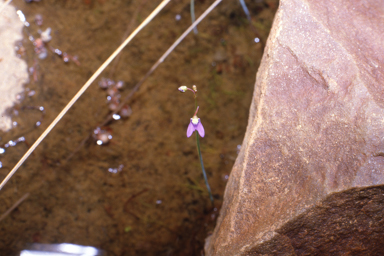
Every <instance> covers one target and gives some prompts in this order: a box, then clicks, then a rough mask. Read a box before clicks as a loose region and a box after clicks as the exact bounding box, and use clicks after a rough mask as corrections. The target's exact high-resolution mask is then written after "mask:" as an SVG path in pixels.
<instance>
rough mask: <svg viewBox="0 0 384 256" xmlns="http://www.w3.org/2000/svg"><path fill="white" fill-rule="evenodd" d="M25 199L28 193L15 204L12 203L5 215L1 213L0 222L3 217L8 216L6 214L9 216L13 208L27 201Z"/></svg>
mask: <svg viewBox="0 0 384 256" xmlns="http://www.w3.org/2000/svg"><path fill="white" fill-rule="evenodd" d="M27 197H29V193H26V194H25V195H23V196H22V197H21V198H20V199H19V200H17V202H16V203H14V204H13V205H12V207H11V208H9V209H8V210H7V211H6V212H5V213H3V214H2V215H1V217H0V221H2V220H3V219H5V217H7V216H8V214H10V213H11V212H12V211H13V210H15V208H16V207H17V206H19V205H20V204H21V203H22V202H23V201H24V200H25V199H27Z"/></svg>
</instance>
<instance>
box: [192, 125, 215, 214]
mask: <svg viewBox="0 0 384 256" xmlns="http://www.w3.org/2000/svg"><path fill="white" fill-rule="evenodd" d="M195 133H196V145H197V153H198V154H199V159H200V164H201V170H202V171H203V176H204V181H205V185H206V186H207V189H208V194H209V199H211V203H212V207H214V204H213V196H212V192H211V188H210V187H209V184H208V178H207V174H206V173H205V169H204V163H203V157H202V156H201V151H200V140H199V134H198V133H197V132H195Z"/></svg>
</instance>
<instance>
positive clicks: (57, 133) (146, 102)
mask: <svg viewBox="0 0 384 256" xmlns="http://www.w3.org/2000/svg"><path fill="white" fill-rule="evenodd" d="M159 2H160V1H142V0H130V1H117V0H82V1H80V0H78V1H71V0H41V1H40V2H32V3H29V4H28V3H26V2H24V1H21V0H14V2H13V4H14V5H15V6H17V8H19V9H20V10H22V12H23V13H24V14H25V16H26V18H27V20H28V21H29V22H30V23H31V26H30V27H29V29H28V31H29V33H31V34H32V35H34V36H35V37H37V36H38V33H37V31H38V29H39V28H40V29H42V30H45V29H46V28H47V27H51V28H52V33H51V35H52V40H51V42H50V43H49V44H50V45H51V46H53V47H54V48H58V49H60V50H62V51H65V52H67V53H68V54H70V55H73V56H74V55H77V56H78V60H79V61H80V66H78V65H76V63H74V62H73V61H69V62H68V63H65V62H63V60H62V59H61V58H60V57H58V56H57V55H55V54H54V53H52V52H50V51H48V57H47V58H46V59H42V60H40V59H38V58H37V56H36V54H35V53H34V49H33V48H34V47H33V45H32V44H31V42H30V41H29V40H28V39H27V31H25V39H24V41H23V46H24V47H25V48H26V52H25V53H24V54H23V55H22V58H24V59H25V60H26V61H27V62H28V66H29V67H31V66H33V65H35V70H36V72H35V74H34V75H35V77H36V78H37V81H35V80H34V77H33V74H31V82H30V83H29V84H27V85H25V88H28V90H29V91H32V90H33V91H35V94H34V95H33V96H28V95H25V97H24V100H23V101H22V102H21V103H20V104H18V105H17V106H15V109H13V110H10V113H13V120H14V121H16V122H17V123H18V125H17V126H16V127H15V128H13V129H12V130H11V131H9V132H6V133H4V132H2V133H1V135H0V136H1V142H0V144H2V145H3V144H5V143H6V142H8V141H9V140H14V139H16V138H18V137H20V136H24V137H25V138H26V140H27V142H28V143H29V144H31V143H33V142H34V141H35V140H36V139H37V138H38V136H39V135H40V134H41V133H42V132H43V131H44V129H45V128H46V127H47V126H48V125H49V123H50V122H51V121H52V120H53V119H54V118H55V117H56V115H57V114H58V113H59V112H60V111H61V110H62V109H63V107H64V106H65V104H66V103H67V102H68V101H69V100H70V99H71V97H72V96H73V95H74V94H75V93H76V92H77V91H78V90H79V89H80V87H81V86H82V85H83V84H84V83H85V82H86V81H87V80H88V78H89V77H90V76H91V75H92V74H93V72H94V71H95V70H96V69H97V68H98V67H99V66H100V65H101V64H102V63H103V62H104V61H105V60H106V59H107V58H108V57H109V55H110V54H111V53H112V52H113V51H114V50H115V49H116V48H117V47H118V46H119V44H120V43H121V42H122V40H123V39H124V35H125V34H126V33H127V32H129V31H131V30H132V28H135V27H137V26H138V25H139V23H140V22H141V21H142V20H143V19H144V18H145V17H146V16H147V15H148V14H149V13H150V12H151V11H152V10H153V9H154V8H155V7H156V5H157V4H158V3H159ZM246 2H247V5H248V8H249V10H250V13H251V15H252V26H250V24H249V23H248V21H247V19H246V16H245V14H244V12H243V10H242V8H241V6H240V4H239V2H238V1H235V0H233V1H223V2H222V3H221V4H220V5H219V6H218V7H217V8H216V9H215V10H214V11H213V12H212V13H211V14H210V15H209V16H208V17H207V18H206V19H205V20H203V21H202V23H201V24H200V25H199V26H198V34H197V35H195V34H193V33H191V34H190V35H188V37H187V38H186V39H185V40H184V41H183V42H182V43H181V44H180V45H179V46H178V47H177V48H176V49H175V51H174V52H173V53H171V55H170V56H169V57H168V58H167V59H166V60H165V61H164V63H162V64H161V65H160V66H159V67H158V69H157V70H156V71H155V72H154V73H153V74H152V75H151V76H150V77H149V78H148V79H147V80H146V81H145V83H144V84H143V85H142V86H141V87H140V89H139V91H138V92H137V93H136V94H135V95H134V97H133V98H132V99H131V100H130V101H129V105H130V107H131V108H132V115H131V116H130V117H128V118H125V119H120V120H117V121H113V122H111V123H110V124H109V125H108V126H107V127H102V129H105V130H108V131H109V132H111V134H112V136H113V138H112V140H111V141H110V142H109V143H108V144H107V145H102V146H99V145H97V143H96V140H95V139H93V138H92V137H91V138H90V139H89V140H87V141H86V142H85V143H84V145H82V146H81V145H80V143H81V142H82V141H83V140H84V139H85V138H86V137H87V136H89V134H92V132H93V130H94V129H95V128H96V127H98V126H99V124H100V123H102V122H103V121H104V120H105V118H106V117H107V115H108V114H109V113H110V111H109V108H108V103H107V92H106V91H105V90H103V89H101V88H100V87H99V85H98V82H99V81H100V78H101V77H105V78H110V79H112V80H115V81H118V80H122V81H124V83H125V85H124V87H123V89H122V90H121V95H122V96H121V97H125V96H126V95H127V94H128V93H129V92H130V89H132V88H133V87H134V86H135V84H136V83H137V82H138V81H139V80H140V79H141V78H142V77H143V76H144V75H145V73H146V72H147V71H148V70H149V68H150V67H151V66H152V65H153V64H154V63H155V62H156V60H157V59H158V58H159V57H160V56H161V55H162V54H163V52H164V51H165V50H167V49H168V47H169V46H170V45H171V44H172V43H173V42H174V40H176V39H177V37H178V36H179V35H181V34H182V32H183V31H184V30H185V29H186V28H187V27H188V26H189V25H190V22H191V21H190V13H189V8H190V5H189V3H190V1H188V0H175V1H171V3H170V4H168V6H166V7H165V9H164V10H163V11H162V12H161V13H160V14H159V15H158V16H157V17H156V18H155V19H154V21H153V22H151V23H150V24H149V25H148V26H147V27H146V28H145V29H144V30H143V31H142V32H140V34H139V35H138V36H137V37H136V38H135V39H134V40H133V41H132V42H131V43H130V44H129V45H128V47H127V48H126V49H125V50H124V51H123V53H122V54H121V56H120V57H119V60H118V61H115V62H113V63H112V64H111V65H110V66H109V67H108V68H107V69H106V71H105V72H103V73H102V75H101V76H100V78H99V79H97V81H96V82H95V83H94V84H93V85H92V86H91V87H90V88H89V89H88V90H87V91H86V92H85V93H84V95H83V96H82V97H81V98H80V99H79V101H78V102H76V104H75V105H74V107H73V108H72V109H71V110H70V111H69V112H68V114H67V115H66V116H65V117H64V118H63V120H62V121H60V123H59V124H58V125H57V126H56V127H55V129H54V130H53V131H52V132H51V133H50V134H49V135H48V136H47V138H46V139H45V140H44V141H43V142H42V143H41V145H40V146H39V147H38V148H37V150H36V151H35V152H34V153H33V154H32V156H31V157H30V158H29V159H28V160H27V161H26V163H25V164H24V165H23V166H22V167H21V168H20V169H19V171H18V172H17V173H16V174H15V176H14V177H13V178H12V179H11V180H10V182H9V183H8V184H7V185H6V186H5V187H4V189H3V190H2V191H0V213H3V212H5V211H6V210H7V209H8V208H10V207H11V206H12V205H13V204H14V203H15V202H16V201H17V200H18V199H19V198H21V197H22V196H23V195H25V194H26V193H30V196H29V197H28V198H27V199H26V200H25V201H24V202H23V203H22V204H21V205H20V206H19V207H17V208H16V209H15V210H14V211H12V213H11V214H10V215H9V216H7V217H6V218H5V219H4V220H2V221H1V222H0V252H1V255H16V254H17V252H18V251H20V250H21V249H23V248H25V246H26V244H27V243H33V242H36V243H62V242H67V243H75V244H81V245H90V246H95V247H98V248H101V249H103V250H105V251H106V252H107V255H201V253H202V251H203V245H204V239H205V237H206V236H208V235H209V233H210V232H211V231H212V230H213V228H214V225H215V221H216V217H217V214H218V210H217V211H214V209H212V207H211V204H210V201H209V197H208V193H207V192H206V187H205V184H204V179H203V176H202V174H201V169H200V165H199V162H198V156H197V152H196V145H195V140H194V136H192V137H191V138H187V137H186V135H185V134H186V129H187V126H188V124H189V119H190V118H191V117H192V115H193V113H194V100H193V96H192V93H184V94H182V93H180V92H178V90H177V88H178V87H179V86H180V85H187V86H192V85H193V84H196V85H197V87H198V104H199V106H200V110H199V117H200V118H201V121H202V123H203V124H204V128H205V131H206V136H205V137H204V138H202V139H201V140H200V143H201V147H202V154H203V159H204V163H205V167H206V170H207V174H208V179H209V182H210V185H211V188H212V192H213V195H214V198H215V207H216V208H217V209H220V206H221V204H222V200H223V193H224V189H225V185H226V180H227V177H228V175H229V174H230V171H231V168H232V165H233V163H234V161H235V159H236V156H237V147H238V145H240V144H241V143H242V140H243V136H244V133H245V129H246V125H247V121H248V109H249V106H250V102H251V98H252V93H253V87H254V82H255V75H256V71H257V68H258V66H259V63H260V59H261V56H262V50H263V43H264V42H265V41H266V39H267V36H268V32H269V29H270V27H271V25H272V20H273V15H274V12H275V11H276V9H277V5H278V3H277V1H275V0H270V1H257V0H250V1H246ZM211 3H212V2H211V1H207V0H197V1H195V9H196V16H197V17H198V16H199V15H200V14H201V13H202V12H203V11H204V10H205V9H206V8H207V7H208V6H209V5H210V4H211ZM36 14H41V15H42V17H43V25H42V26H41V27H38V26H37V25H36V24H34V22H33V20H34V17H35V15H36ZM177 15H180V17H177ZM176 17H177V18H180V19H179V20H178V19H177V18H176ZM130 24H132V25H133V26H132V25H130ZM256 33H258V35H257V34H256ZM255 37H260V39H261V41H262V43H255V41H254V39H255ZM38 106H43V107H44V108H45V114H44V117H43V119H42V120H41V125H40V126H39V127H35V123H36V122H37V121H39V120H40V119H41V114H42V113H41V112H40V111H38V110H36V109H33V108H31V107H38ZM14 110H18V115H16V114H15V111H14ZM79 145H80V146H79ZM26 150H27V145H25V144H23V143H19V144H17V145H16V146H15V147H11V148H8V149H7V150H6V152H5V153H4V154H3V155H1V159H0V161H1V162H2V164H3V168H1V169H0V178H1V179H3V178H4V177H5V175H6V174H7V173H8V172H9V170H10V169H11V168H12V167H13V166H14V165H15V164H16V162H17V161H18V160H19V159H20V158H21V157H22V155H23V154H24V153H25V152H26ZM119 166H120V167H121V168H120V169H119V168H118V167H119Z"/></svg>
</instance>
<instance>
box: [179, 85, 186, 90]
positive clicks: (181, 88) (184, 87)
mask: <svg viewBox="0 0 384 256" xmlns="http://www.w3.org/2000/svg"><path fill="white" fill-rule="evenodd" d="M178 89H179V91H180V92H186V91H187V89H188V87H187V86H185V85H182V86H180V87H179V88H178Z"/></svg>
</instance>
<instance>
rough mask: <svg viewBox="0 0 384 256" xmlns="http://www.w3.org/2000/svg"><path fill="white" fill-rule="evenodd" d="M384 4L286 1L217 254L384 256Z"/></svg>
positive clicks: (213, 248)
mask: <svg viewBox="0 0 384 256" xmlns="http://www.w3.org/2000/svg"><path fill="white" fill-rule="evenodd" d="M383 24H384V2H383V1H381V0H372V1H364V0H363V1H356V0H352V1H347V0H342V1H317V0H306V1H305V0H282V1H281V3H280V7H279V10H278V12H277V13H276V16H275V20H274V24H273V28H272V30H271V33H270V36H269V39H268V42H267V45H266V49H265V52H264V56H263V60H262V63H261V66H260V68H259V71H258V73H257V79H256V85H255V92H254V97H253V102H252V105H251V108H250V116H249V123H248V128H247V132H246V135H245V138H244V142H243V145H242V149H241V152H240V154H239V156H238V159H237V160H236V163H235V165H234V167H233V170H232V173H231V175H230V178H229V181H228V184H227V187H226V191H225V195H224V204H223V207H222V209H221V215H220V218H219V220H218V223H217V226H216V228H215V230H214V232H213V234H212V236H210V237H209V238H208V239H207V242H206V247H205V250H206V254H207V255H327V254H328V253H331V254H332V255H341V254H343V255H344V254H346V255H347V254H348V255H378V254H380V253H383V252H384V225H383V224H384V223H383V222H384V220H383V217H384V216H383V215H384V214H383V212H384V211H383V207H384V204H383V201H384V196H383V194H384V193H383V192H384V186H383V185H382V184H383V183H384V44H383V42H384V26H383Z"/></svg>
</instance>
